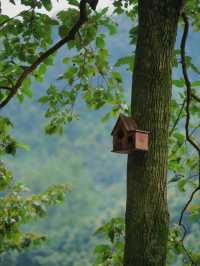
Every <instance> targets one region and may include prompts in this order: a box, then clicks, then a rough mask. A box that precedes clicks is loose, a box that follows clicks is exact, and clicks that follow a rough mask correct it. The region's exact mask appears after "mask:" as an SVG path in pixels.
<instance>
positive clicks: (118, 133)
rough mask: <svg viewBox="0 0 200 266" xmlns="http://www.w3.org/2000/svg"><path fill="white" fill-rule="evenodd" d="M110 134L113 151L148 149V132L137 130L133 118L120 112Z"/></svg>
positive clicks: (125, 151) (143, 150) (144, 150)
mask: <svg viewBox="0 0 200 266" xmlns="http://www.w3.org/2000/svg"><path fill="white" fill-rule="evenodd" d="M111 135H112V136H113V150H112V151H113V152H117V153H124V154H129V153H133V152H135V151H142V152H146V151H148V143H149V132H147V131H143V130H139V129H138V127H137V124H136V122H135V120H134V119H133V118H131V117H127V116H125V115H122V114H120V116H119V118H118V120H117V122H116V124H115V126H114V128H113V130H112V133H111Z"/></svg>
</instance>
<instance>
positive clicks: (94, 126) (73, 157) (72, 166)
mask: <svg viewBox="0 0 200 266" xmlns="http://www.w3.org/2000/svg"><path fill="white" fill-rule="evenodd" d="M118 23H119V25H120V35H118V36H117V37H116V38H117V39H115V37H113V39H109V40H108V47H109V48H110V53H111V60H112V62H114V61H115V60H116V58H118V57H119V56H120V55H121V56H125V55H127V54H130V53H131V49H132V48H131V47H130V45H129V44H128V31H129V26H128V25H129V22H128V21H126V20H124V18H121V19H120V20H119V21H118ZM198 37H199V36H198ZM192 38H195V39H196V38H197V37H196V35H195V36H194V37H193V36H192ZM192 38H191V39H192ZM192 43H195V46H192ZM197 43H198V42H197V41H195V42H192V41H191V40H190V45H189V52H190V53H191V54H192V55H193V57H194V58H195V61H196V63H198V62H199V54H198V47H197V46H196V44H197ZM66 53H67V51H66V49H62V51H61V52H60V53H59V57H58V58H57V62H56V66H55V67H52V68H51V69H50V70H49V72H48V74H47V76H46V78H45V82H44V83H43V84H34V86H33V87H34V95H35V96H36V97H34V99H26V100H25V103H24V104H23V105H20V104H18V103H17V101H16V102H15V104H14V105H12V104H11V105H10V106H9V108H8V109H9V110H7V112H8V113H9V116H10V117H11V118H12V121H13V122H14V124H15V126H16V127H15V130H14V132H13V133H14V135H16V136H17V137H18V139H19V140H20V141H21V142H23V143H26V144H28V145H29V146H30V151H21V152H18V154H17V156H16V157H15V158H14V159H13V158H9V157H8V158H7V161H8V165H9V166H10V167H11V169H12V170H13V172H14V173H15V176H16V177H17V178H19V179H20V180H21V181H23V182H24V183H25V184H27V185H28V186H29V187H30V188H31V189H32V190H33V191H34V192H39V191H42V190H43V189H45V188H46V187H47V186H48V185H49V184H56V183H65V182H66V183H68V184H70V185H71V192H70V193H69V194H68V196H67V198H66V201H65V204H64V205H63V206H61V207H54V208H52V209H51V210H50V212H49V216H48V217H47V218H45V219H44V220H43V221H37V223H36V224H32V225H31V227H32V230H35V231H39V232H42V233H46V234H48V236H49V239H48V241H47V242H46V244H44V245H43V246H41V247H39V248H37V249H34V250H29V251H27V252H25V253H23V254H20V255H19V256H18V254H17V253H11V254H6V255H5V256H3V257H2V258H1V263H0V265H2V266H27V265H29V266H89V265H92V262H93V250H94V247H95V243H96V242H97V241H98V239H97V237H96V236H94V235H93V233H94V232H95V230H96V229H97V228H98V227H99V226H100V225H102V224H103V223H104V222H105V221H107V220H108V219H110V218H112V217H117V216H121V215H123V214H124V210H125V206H124V205H125V177H126V160H125V159H126V156H125V155H116V154H114V153H111V152H110V151H111V149H112V148H111V146H112V139H111V136H110V132H111V129H112V126H113V124H114V119H113V120H112V119H111V120H109V121H108V122H104V123H103V122H102V121H101V118H102V117H103V115H104V114H105V113H106V111H107V110H106V108H105V110H101V111H91V110H89V109H88V108H87V107H86V106H85V105H84V104H83V103H77V106H76V108H77V109H78V110H79V113H80V119H79V120H77V121H73V122H71V123H69V124H67V125H66V127H65V132H64V134H63V135H62V136H56V135H53V136H48V135H45V133H44V125H45V123H46V122H45V119H44V117H43V115H44V107H41V105H40V104H39V103H38V102H37V101H36V100H35V98H39V96H40V90H44V89H45V88H46V87H47V84H50V82H51V81H53V80H54V77H55V76H56V75H57V74H59V71H60V70H61V69H63V68H64V67H65V66H64V65H62V63H61V62H62V57H63V55H64V54H66ZM123 74H124V76H125V88H126V94H127V95H129V93H130V92H129V88H130V85H131V84H130V81H131V73H129V72H127V71H126V70H125V69H124V70H123ZM174 75H175V76H176V75H178V72H175V73H174ZM178 191H179V190H178V187H177V186H176V183H169V193H168V195H169V206H170V209H171V210H172V216H171V221H172V223H174V222H175V220H176V219H177V215H178V213H179V211H180V207H181V206H182V203H183V201H184V200H185V196H184V194H187V192H183V193H180V192H178ZM198 227H199V225H197V224H196V225H194V228H193V231H194V232H195V234H193V235H191V236H190V237H189V238H188V239H189V240H188V241H190V242H191V244H192V243H193V244H194V245H195V247H194V248H196V249H197V250H198V248H199V247H197V246H196V244H197V241H196V240H195V239H199V238H200V233H199V230H197V228H198ZM195 228H196V230H195ZM25 230H26V228H25ZM177 263H178V262H177ZM176 265H178V264H176Z"/></svg>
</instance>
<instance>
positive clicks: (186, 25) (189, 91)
mask: <svg viewBox="0 0 200 266" xmlns="http://www.w3.org/2000/svg"><path fill="white" fill-rule="evenodd" d="M182 19H183V22H184V32H183V36H182V40H181V64H182V72H183V76H184V80H185V85H186V121H185V134H186V140H187V141H188V142H189V143H190V144H191V145H192V147H193V148H194V149H195V150H196V151H197V152H198V157H199V161H198V166H199V171H198V178H199V180H198V186H197V187H196V188H195V189H194V190H193V191H192V193H191V195H190V197H189V200H188V201H187V202H186V204H185V206H184V207H183V209H182V211H181V214H180V218H179V222H178V224H179V225H180V226H181V227H182V228H183V231H184V233H183V236H182V239H181V243H182V246H183V249H184V251H185V253H186V255H187V256H188V258H189V260H190V261H191V263H192V265H195V262H194V260H193V258H192V256H191V255H190V254H189V252H188V251H187V249H186V248H185V246H184V239H185V236H186V234H187V229H186V227H185V225H184V223H183V217H184V214H185V211H186V210H187V208H188V206H189V205H190V203H191V202H192V200H193V198H194V196H195V194H196V193H197V192H198V191H199V190H200V147H199V145H198V144H197V143H196V142H195V141H194V140H193V139H192V135H191V134H190V133H189V124H190V103H191V100H192V98H194V99H195V97H194V94H193V93H192V87H191V82H190V79H189V76H188V73H187V64H186V59H185V58H186V53H185V47H186V40H187V37H188V32H189V20H188V18H187V15H186V14H185V13H184V12H183V13H182Z"/></svg>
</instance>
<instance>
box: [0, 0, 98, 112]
mask: <svg viewBox="0 0 200 266" xmlns="http://www.w3.org/2000/svg"><path fill="white" fill-rule="evenodd" d="M87 3H89V4H90V5H91V3H90V2H88V0H81V1H80V5H79V9H80V16H79V19H78V21H77V22H76V24H75V25H74V26H73V27H72V28H71V30H70V31H69V33H68V34H67V36H65V37H64V38H63V39H61V40H60V41H58V42H57V43H56V44H54V45H53V46H52V47H51V48H50V49H49V50H47V51H46V52H44V53H42V54H41V55H40V56H39V57H38V59H36V61H35V62H34V63H33V64H32V65H31V66H29V67H28V68H27V69H26V70H24V72H23V73H22V74H21V75H20V77H19V78H18V80H17V81H16V83H15V85H14V86H13V89H12V91H11V93H10V94H9V95H8V96H7V97H6V98H5V99H4V100H3V101H2V102H1V103H0V109H2V108H3V107H4V106H5V105H7V104H8V102H9V101H10V100H11V99H12V98H13V97H14V96H15V95H16V93H17V91H18V89H19V88H20V86H21V85H22V83H23V81H24V80H25V79H26V78H27V76H29V75H30V74H31V73H32V72H33V71H34V70H35V69H36V68H37V67H38V66H39V65H40V64H41V63H42V62H44V61H45V60H46V59H47V58H48V57H49V56H50V55H52V54H54V53H55V52H56V51H57V50H58V49H60V48H61V47H62V46H63V45H64V44H66V43H68V42H69V41H72V40H74V39H75V36H76V33H77V32H78V31H79V29H80V28H81V26H82V25H83V24H84V23H85V22H86V21H87V9H86V5H87ZM91 7H92V8H93V9H94V7H93V6H91ZM95 7H96V6H95Z"/></svg>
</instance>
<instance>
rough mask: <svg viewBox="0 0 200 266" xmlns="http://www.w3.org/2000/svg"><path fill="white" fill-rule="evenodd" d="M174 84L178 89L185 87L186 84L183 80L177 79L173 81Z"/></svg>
mask: <svg viewBox="0 0 200 266" xmlns="http://www.w3.org/2000/svg"><path fill="white" fill-rule="evenodd" d="M172 84H173V85H175V86H176V87H178V88H182V87H184V85H185V82H184V80H183V79H175V80H173V81H172Z"/></svg>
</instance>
